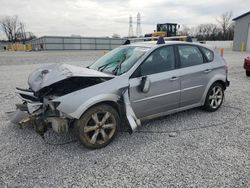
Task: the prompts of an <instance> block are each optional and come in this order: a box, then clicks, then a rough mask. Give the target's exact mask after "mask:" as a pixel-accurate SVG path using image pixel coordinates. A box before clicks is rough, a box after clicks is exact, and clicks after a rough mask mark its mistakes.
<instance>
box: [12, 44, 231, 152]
mask: <svg viewBox="0 0 250 188" xmlns="http://www.w3.org/2000/svg"><path fill="white" fill-rule="evenodd" d="M28 85H29V89H20V88H16V93H17V94H18V95H19V97H20V98H21V99H22V101H23V103H22V104H18V105H17V111H16V114H15V115H14V116H13V118H12V122H14V123H18V124H19V125H21V126H25V125H29V124H31V123H32V124H33V125H34V127H35V129H36V131H37V132H38V133H39V134H41V135H42V136H43V134H44V133H45V131H46V130H47V129H48V128H51V127H52V128H53V130H54V131H56V132H58V133H65V132H67V131H68V129H69V128H70V127H72V128H74V129H75V133H76V134H77V137H78V138H79V140H80V142H81V143H82V144H83V145H84V146H86V147H88V148H92V149H95V148H102V147H104V146H106V145H108V144H109V143H110V142H111V141H112V140H113V138H114V137H115V135H116V134H117V130H118V128H119V127H120V126H121V125H122V124H124V125H127V126H128V128H129V131H130V132H131V133H132V132H133V131H134V130H135V129H136V128H137V126H140V125H141V122H142V121H143V120H145V119H152V118H155V117H159V116H165V115H167V114H171V113H175V112H179V111H183V110H187V109H191V108H194V107H198V106H202V107H203V108H204V109H205V110H207V111H210V112H213V111H216V110H217V109H218V108H220V106H221V104H222V103H223V99H224V91H225V89H226V87H227V86H228V85H229V81H228V80H227V65H226V62H225V60H224V59H223V58H222V57H221V56H220V55H219V54H217V53H216V52H215V51H213V50H212V49H210V48H209V47H206V46H204V45H202V44H195V43H188V42H179V41H168V42H166V43H164V44H156V42H155V41H149V42H140V43H134V44H129V45H124V46H121V47H119V48H116V49H114V50H112V51H110V52H109V53H107V54H106V55H104V56H103V57H101V58H100V59H99V60H97V61H96V62H95V63H94V64H92V65H90V66H89V67H87V68H82V67H77V66H72V65H67V64H52V65H49V66H46V67H42V68H39V69H37V70H35V71H34V72H32V73H31V74H30V76H29V79H28Z"/></svg>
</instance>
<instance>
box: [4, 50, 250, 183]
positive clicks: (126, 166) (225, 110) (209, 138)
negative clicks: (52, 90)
mask: <svg viewBox="0 0 250 188" xmlns="http://www.w3.org/2000/svg"><path fill="white" fill-rule="evenodd" d="M102 54H103V52H102V51H71V52H57V51H55V52H26V53H23V52H22V53H16V52H12V53H11V52H8V53H0V151H1V152H0V187H250V178H249V177H250V123H249V122H250V115H249V114H250V108H249V106H250V95H249V94H250V78H247V77H246V76H245V73H244V70H243V69H242V63H243V58H244V57H245V56H246V55H247V53H239V52H231V51H225V59H226V60H227V61H228V63H229V79H230V81H231V86H230V87H229V88H228V90H227V91H226V100H225V102H224V105H223V106H222V108H221V109H220V110H218V111H217V112H214V113H207V112H204V111H202V110H201V109H199V108H197V109H193V110H188V111H184V112H181V113H177V114H174V115H169V116H166V117H162V118H159V119H155V120H151V121H148V122H145V123H144V124H143V126H142V127H140V128H139V130H138V132H136V133H134V134H132V135H129V134H128V133H126V132H120V133H119V134H118V137H117V138H116V139H115V140H114V141H113V142H112V143H111V144H110V145H109V146H107V147H106V148H103V149H100V150H88V149H85V148H84V147H83V146H82V145H81V144H80V143H79V142H78V141H77V142H72V143H69V144H64V145H60V144H61V143H65V142H70V141H71V140H74V139H75V138H74V135H73V134H72V133H71V132H70V133H68V134H67V135H56V134H55V133H54V132H52V131H49V132H47V133H46V135H45V141H44V140H42V139H41V138H40V136H39V135H37V134H36V133H35V132H34V130H33V129H32V128H29V127H27V128H24V129H23V130H22V129H19V128H18V127H17V126H15V125H13V124H10V123H9V121H8V118H7V116H6V112H8V111H12V110H14V104H15V103H16V102H18V101H19V100H18V98H17V97H16V96H15V93H14V88H15V86H20V87H25V86H26V81H27V76H28V73H29V72H30V71H32V70H33V69H34V68H36V67H38V66H40V65H41V63H52V62H67V61H71V64H77V65H83V66H85V65H87V64H90V63H91V62H92V61H94V60H95V59H96V58H97V57H99V56H101V55H102ZM72 62H74V63H72Z"/></svg>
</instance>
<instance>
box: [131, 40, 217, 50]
mask: <svg viewBox="0 0 250 188" xmlns="http://www.w3.org/2000/svg"><path fill="white" fill-rule="evenodd" d="M156 43H157V41H140V42H135V43H131V44H129V45H127V46H136V47H146V48H157V47H159V46H167V45H173V44H187V45H197V46H202V47H206V48H208V49H211V47H209V46H207V45H205V44H201V43H199V42H186V41H173V40H171V41H165V44H156ZM211 50H212V49H211Z"/></svg>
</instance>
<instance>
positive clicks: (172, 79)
mask: <svg viewBox="0 0 250 188" xmlns="http://www.w3.org/2000/svg"><path fill="white" fill-rule="evenodd" d="M178 79H179V77H177V76H173V77H172V78H170V80H171V81H174V80H178Z"/></svg>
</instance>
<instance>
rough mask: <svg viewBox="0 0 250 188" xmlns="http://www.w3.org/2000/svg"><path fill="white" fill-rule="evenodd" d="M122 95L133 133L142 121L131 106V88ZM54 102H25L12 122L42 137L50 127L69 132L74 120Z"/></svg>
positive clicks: (59, 131) (126, 115) (125, 113)
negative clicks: (33, 130) (27, 127)
mask: <svg viewBox="0 0 250 188" xmlns="http://www.w3.org/2000/svg"><path fill="white" fill-rule="evenodd" d="M122 90H123V92H119V93H120V94H119V95H120V97H119V98H120V102H121V103H122V106H123V108H124V110H123V112H124V113H123V115H125V119H126V120H127V123H128V125H129V127H130V133H132V132H133V131H134V130H135V129H136V128H137V127H138V126H140V125H141V121H140V120H139V119H138V118H137V117H136V115H135V112H134V110H133V108H132V107H131V104H130V98H129V87H127V88H125V89H122ZM53 102H54V101H47V102H43V103H41V102H30V101H25V102H24V103H23V104H21V105H17V110H16V112H15V113H14V114H13V115H12V116H11V117H10V121H11V122H12V123H14V124H18V125H19V126H20V128H23V127H25V126H28V125H32V126H33V127H34V128H35V130H36V132H37V133H38V134H40V135H41V136H42V137H43V135H44V133H45V132H46V131H47V129H48V128H49V127H51V128H52V129H53V130H54V131H55V132H57V133H65V132H68V129H69V127H70V125H71V124H72V125H73V121H74V118H72V116H70V114H66V113H63V112H62V111H60V109H59V110H58V108H57V106H54V105H55V103H53Z"/></svg>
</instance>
